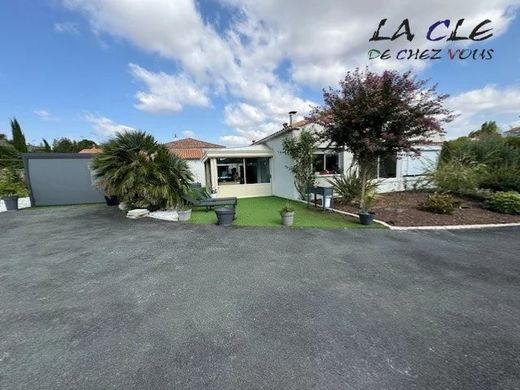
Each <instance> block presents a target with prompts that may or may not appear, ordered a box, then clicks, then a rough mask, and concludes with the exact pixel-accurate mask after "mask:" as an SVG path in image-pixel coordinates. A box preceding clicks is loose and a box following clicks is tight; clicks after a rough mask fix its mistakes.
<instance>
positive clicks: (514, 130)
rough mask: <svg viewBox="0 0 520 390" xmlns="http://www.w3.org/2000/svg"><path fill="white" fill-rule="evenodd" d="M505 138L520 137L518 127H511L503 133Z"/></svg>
mask: <svg viewBox="0 0 520 390" xmlns="http://www.w3.org/2000/svg"><path fill="white" fill-rule="evenodd" d="M504 136H506V137H520V126H517V127H513V128H511V129H509V130H507V131H504Z"/></svg>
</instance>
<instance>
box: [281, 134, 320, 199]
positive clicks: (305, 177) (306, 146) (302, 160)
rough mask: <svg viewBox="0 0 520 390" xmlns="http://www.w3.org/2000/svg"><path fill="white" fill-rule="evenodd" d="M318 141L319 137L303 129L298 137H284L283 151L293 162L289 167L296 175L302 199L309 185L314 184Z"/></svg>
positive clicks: (296, 183)
mask: <svg viewBox="0 0 520 390" xmlns="http://www.w3.org/2000/svg"><path fill="white" fill-rule="evenodd" d="M317 141H318V138H317V137H316V136H315V135H314V134H313V133H311V132H310V131H306V130H302V131H301V132H300V135H299V136H298V137H293V136H287V137H285V138H284V139H283V144H282V146H283V151H284V153H285V154H287V155H288V156H289V157H291V159H292V162H293V164H292V165H291V166H289V167H288V168H289V169H290V170H291V172H292V173H293V175H294V185H295V186H296V190H297V191H298V193H299V194H300V196H301V197H302V199H305V194H306V191H307V187H311V186H312V185H314V180H315V175H314V169H313V161H314V152H316V150H317Z"/></svg>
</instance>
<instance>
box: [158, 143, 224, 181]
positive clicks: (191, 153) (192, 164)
mask: <svg viewBox="0 0 520 390" xmlns="http://www.w3.org/2000/svg"><path fill="white" fill-rule="evenodd" d="M164 145H165V146H166V147H167V148H168V150H169V151H170V152H171V153H174V154H176V155H177V156H178V157H180V158H182V159H183V160H186V162H187V163H188V167H189V168H190V170H191V173H193V181H194V182H196V183H202V184H204V183H206V171H205V169H204V163H203V162H202V157H204V152H205V151H206V150H208V149H215V148H218V149H223V148H225V147H224V146H222V145H217V144H212V143H209V142H205V141H200V140H198V139H194V138H184V139H176V140H174V141H171V142H167V143H165V144H164Z"/></svg>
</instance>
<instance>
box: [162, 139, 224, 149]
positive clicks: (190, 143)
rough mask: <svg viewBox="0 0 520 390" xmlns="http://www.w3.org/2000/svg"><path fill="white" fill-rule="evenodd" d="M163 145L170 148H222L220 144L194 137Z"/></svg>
mask: <svg viewBox="0 0 520 390" xmlns="http://www.w3.org/2000/svg"><path fill="white" fill-rule="evenodd" d="M164 145H165V146H166V147H167V148H168V149H170V150H177V149H213V148H224V146H222V145H217V144H212V143H209V142H206V141H201V140H198V139H195V138H183V139H180V140H177V141H171V142H167V143H165V144H164Z"/></svg>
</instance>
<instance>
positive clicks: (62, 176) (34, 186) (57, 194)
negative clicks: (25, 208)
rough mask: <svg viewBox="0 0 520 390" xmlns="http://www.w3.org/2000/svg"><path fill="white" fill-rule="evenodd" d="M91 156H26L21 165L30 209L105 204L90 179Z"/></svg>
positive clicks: (99, 191) (100, 192) (51, 154)
mask: <svg viewBox="0 0 520 390" xmlns="http://www.w3.org/2000/svg"><path fill="white" fill-rule="evenodd" d="M92 157H93V154H80V153H25V154H24V155H23V163H24V168H25V177H26V181H27V186H28V187H29V192H30V198H31V205H32V206H55V205H70V204H82V203H100V202H103V201H104V197H103V192H102V191H101V190H99V189H97V188H96V187H95V185H94V181H93V179H92V174H91V171H90V169H89V163H90V160H91V159H92Z"/></svg>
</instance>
